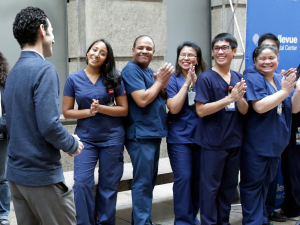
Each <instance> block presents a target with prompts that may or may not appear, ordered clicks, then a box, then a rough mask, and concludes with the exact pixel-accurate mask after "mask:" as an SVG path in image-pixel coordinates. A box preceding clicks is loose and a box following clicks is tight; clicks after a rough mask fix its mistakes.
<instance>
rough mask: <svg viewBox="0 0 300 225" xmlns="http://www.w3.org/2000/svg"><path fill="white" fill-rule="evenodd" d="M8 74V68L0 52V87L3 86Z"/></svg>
mask: <svg viewBox="0 0 300 225" xmlns="http://www.w3.org/2000/svg"><path fill="white" fill-rule="evenodd" d="M8 72H9V66H8V62H7V60H6V58H5V57H4V56H3V54H2V53H1V52H0V85H2V86H4V85H5V82H6V78H7V75H8Z"/></svg>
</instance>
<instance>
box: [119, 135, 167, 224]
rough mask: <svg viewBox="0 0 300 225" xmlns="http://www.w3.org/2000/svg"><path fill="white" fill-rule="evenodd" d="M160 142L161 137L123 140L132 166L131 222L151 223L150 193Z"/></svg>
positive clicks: (153, 182)
mask: <svg viewBox="0 0 300 225" xmlns="http://www.w3.org/2000/svg"><path fill="white" fill-rule="evenodd" d="M160 143H161V138H151V139H139V138H135V139H128V140H125V146H126V149H127V151H128V153H129V155H130V158H131V162H132V166H133V180H132V184H131V195H132V224H136V225H143V224H152V218H151V208H152V198H153V195H152V194H153V189H154V186H155V183H156V178H157V171H158V160H159V153H160Z"/></svg>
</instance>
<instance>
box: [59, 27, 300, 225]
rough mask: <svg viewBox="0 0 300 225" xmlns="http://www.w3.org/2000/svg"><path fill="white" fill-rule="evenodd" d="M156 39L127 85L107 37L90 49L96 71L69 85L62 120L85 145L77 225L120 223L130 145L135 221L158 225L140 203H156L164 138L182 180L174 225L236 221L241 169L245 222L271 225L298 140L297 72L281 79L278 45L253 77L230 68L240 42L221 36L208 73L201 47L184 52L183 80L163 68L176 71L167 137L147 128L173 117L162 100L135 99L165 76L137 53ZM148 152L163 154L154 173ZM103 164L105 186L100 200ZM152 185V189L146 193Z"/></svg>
mask: <svg viewBox="0 0 300 225" xmlns="http://www.w3.org/2000/svg"><path fill="white" fill-rule="evenodd" d="M144 42H145V43H144ZM148 42H152V48H153V46H154V42H153V40H152V39H151V38H150V37H148V36H140V37H138V38H137V39H136V40H135V43H134V47H133V56H134V58H133V61H130V62H129V63H128V65H127V66H126V67H125V68H124V70H123V72H122V76H123V79H124V82H123V79H122V76H121V74H120V73H118V72H117V70H116V68H115V61H114V55H113V50H112V47H111V45H110V44H109V42H108V41H106V40H104V39H99V40H96V41H95V42H93V43H92V44H91V45H90V46H89V48H88V50H87V53H86V57H87V61H86V62H87V67H86V68H85V69H83V70H80V71H77V72H75V73H72V74H71V75H70V76H69V77H68V78H67V81H66V84H65V89H64V97H63V114H64V116H65V118H71V119H77V127H76V130H75V134H77V135H78V136H79V138H80V140H81V141H82V143H83V144H84V146H85V149H84V151H82V153H81V154H80V155H78V156H76V157H75V159H74V180H75V183H74V187H73V189H74V194H75V206H76V214H77V224H95V223H96V221H95V218H94V214H95V213H96V214H97V217H98V222H97V224H115V213H116V199H117V191H118V185H119V181H120V179H121V177H122V174H123V149H124V145H126V147H127V149H128V152H129V154H130V156H131V159H132V163H133V167H134V181H133V185H132V191H133V194H132V197H133V204H134V205H133V215H132V216H133V221H134V224H154V223H153V222H152V218H151V215H150V216H149V215H147V214H145V215H146V216H142V215H143V214H142V212H144V211H149V210H150V211H151V204H152V201H148V200H141V199H143V198H144V197H143V195H145V196H148V197H147V198H152V190H153V188H154V185H155V182H154V183H153V181H155V179H156V176H155V173H156V174H157V162H158V157H159V145H160V138H161V137H164V136H167V148H168V154H169V158H170V163H171V166H172V170H173V173H174V186H173V196H174V214H175V220H174V224H200V221H199V220H198V219H197V213H198V212H199V209H201V224H202V225H211V224H224V225H225V224H229V214H230V209H231V202H232V200H233V197H234V194H235V191H236V188H237V185H238V173H239V170H240V171H241V201H242V207H243V224H244V225H252V224H253V225H257V224H263V225H264V224H270V222H269V221H268V217H267V216H268V213H267V212H266V206H265V201H266V198H267V193H268V188H269V185H270V183H271V182H272V181H273V180H274V179H275V177H276V174H277V168H278V163H279V160H280V155H281V153H282V152H283V150H284V149H285V147H286V146H287V145H288V143H289V140H290V134H291V124H292V113H297V112H299V111H300V81H297V82H296V81H295V80H296V74H295V73H296V71H295V70H292V69H291V70H288V71H287V72H286V75H288V76H283V75H280V74H277V73H276V72H275V71H276V69H277V66H278V48H277V47H274V46H273V45H270V44H264V43H263V44H262V45H261V46H259V47H258V48H257V49H256V50H255V51H254V53H253V60H254V66H252V67H251V68H250V69H248V70H247V72H246V73H245V74H244V76H242V75H241V74H240V73H238V72H236V71H233V70H231V69H230V66H231V62H232V59H233V57H234V56H235V54H236V53H237V41H236V39H235V38H234V37H233V36H232V35H231V34H228V33H221V34H219V35H217V36H216V37H215V38H214V39H213V41H212V52H213V57H214V63H215V64H214V66H213V67H212V68H210V69H208V68H207V65H206V64H205V62H204V61H203V58H202V52H201V49H200V47H199V46H198V45H197V44H196V43H193V42H189V41H186V42H183V43H182V44H181V45H179V46H178V48H177V57H176V70H175V73H174V70H173V69H172V68H171V67H170V66H169V65H165V66H164V68H163V69H160V70H159V71H158V73H161V71H162V70H168V72H167V73H168V74H169V75H165V78H159V79H164V81H163V82H161V85H162V86H160V87H164V88H163V89H162V91H161V93H160V90H159V91H158V93H160V94H158V95H157V96H155V98H156V99H160V98H162V99H163V98H165V99H166V104H167V107H168V116H167V121H160V122H163V123H166V124H167V127H168V133H167V135H166V129H165V128H164V127H163V126H162V127H161V128H159V129H158V130H155V131H154V130H149V131H147V124H148V123H149V125H150V126H152V125H151V124H150V123H153V122H155V121H156V120H160V119H161V118H164V116H160V114H161V113H162V112H163V111H162V110H161V109H164V106H160V104H161V102H162V101H160V100H159V101H158V100H157V102H156V103H155V101H154V103H151V104H152V106H151V104H150V106H147V105H143V102H139V101H137V100H136V99H137V98H138V97H137V96H138V95H137V94H139V95H140V94H141V93H139V92H140V91H141V90H143V89H146V90H150V89H151V88H154V86H155V83H156V82H157V79H158V78H157V77H156V74H155V72H154V70H152V69H151V68H149V67H148V65H149V63H148V64H147V63H146V64H145V67H144V68H143V65H144V64H143V63H142V62H143V60H142V59H139V58H138V57H139V56H140V54H142V53H139V50H138V49H139V48H140V46H142V47H143V46H144V45H145V46H146V47H145V48H147V45H151V44H148ZM136 44H137V46H135V45H136ZM142 47H141V50H140V52H143V51H152V52H153V53H154V51H153V50H154V49H150V50H147V49H146V50H143V49H142ZM137 59H139V60H141V61H138V60H137ZM151 59H152V58H151ZM148 61H149V60H148ZM150 61H151V60H150ZM139 63H140V64H139ZM171 73H174V74H173V75H172V76H171ZM139 74H142V76H141V75H139ZM133 75H134V76H133ZM139 76H141V77H139ZM167 76H169V77H167ZM145 85H146V86H145ZM140 86H141V87H140ZM142 86H143V87H142ZM144 86H145V87H144ZM147 86H149V87H147ZM125 87H126V89H127V92H126V90H125ZM137 87H138V88H137ZM160 87H159V88H160ZM165 87H166V95H165ZM142 94H144V93H142ZM155 98H153V99H155ZM153 99H152V101H153ZM145 101H146V100H145ZM153 105H155V107H153ZM139 107H140V108H139ZM147 107H148V108H147ZM143 108H144V109H145V110H146V111H145V110H144V111H145V112H144V111H143V110H142V109H143ZM141 110H142V111H141ZM139 111H141V112H143V113H144V114H145V113H147V115H148V117H149V118H148V119H145V117H142V116H140V115H139V113H138V112H139ZM128 113H129V117H127V118H126V116H127V115H128ZM151 113H152V114H151ZM163 113H164V112H163ZM124 118H125V120H124V121H125V124H126V123H128V121H131V120H132V121H133V123H132V124H131V125H129V126H127V128H126V131H128V130H129V131H130V130H132V132H125V129H124V126H123V122H122V119H124ZM150 120H151V121H150ZM147 121H148V122H147ZM133 125H134V126H133ZM125 127H126V125H125ZM137 127H139V129H137ZM145 131H147V132H145ZM151 132H156V133H157V132H160V133H161V134H160V136H159V138H148V139H147V137H151V135H152V133H151ZM299 132H300V131H299ZM154 134H155V133H153V137H155V135H154ZM141 147H142V149H141V150H143V149H145V150H147V151H148V152H149V153H147V154H150V152H151V151H154V153H153V154H154V155H155V160H154V161H153V162H154V164H153V168H152V167H149V168H148V164H144V166H143V162H141V159H143V160H146V158H147V157H148V156H147V155H146V154H145V155H144V156H141V154H142V153H141V152H140V150H139V149H140V148H141ZM157 149H158V150H157ZM143 154H144V153H143ZM151 154H152V153H151ZM143 157H144V158H143ZM156 158H157V159H156ZM151 160H152V159H151ZM97 162H99V174H98V176H99V181H98V186H97V190H96V197H95V196H94V192H93V189H94V169H95V166H96V164H97ZM144 162H146V161H144ZM147 163H148V162H147ZM146 165H147V166H146ZM145 166H146V167H147V168H148V169H149V175H151V174H152V175H151V177H152V178H151V179H150V178H149V179H150V181H149V182H148V183H149V184H146V183H145V182H144V181H145V180H146V178H145V176H143V175H142V173H143V171H146V170H148V169H147V168H146V167H145ZM135 168H136V169H135ZM152 170H153V171H152ZM145 173H146V172H145ZM147 174H148V172H147ZM143 180H144V181H143ZM143 182H144V183H143ZM147 185H149V186H151V188H150V189H149V190H148V189H147V190H146V189H145V190H144V188H145V187H146V186H147ZM143 193H144V194H143ZM140 204H142V205H140ZM149 204H150V206H148V205H149ZM140 215H141V216H140ZM143 217H145V218H143ZM141 221H143V222H141Z"/></svg>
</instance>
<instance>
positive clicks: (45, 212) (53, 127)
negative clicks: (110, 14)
mask: <svg viewBox="0 0 300 225" xmlns="http://www.w3.org/2000/svg"><path fill="white" fill-rule="evenodd" d="M13 32H14V36H15V38H16V39H17V41H18V43H19V44H20V47H21V49H22V52H21V56H20V58H19V60H18V61H17V63H16V64H15V66H14V67H13V68H12V70H11V72H10V73H9V74H8V76H7V81H6V85H5V87H6V89H5V93H4V104H5V107H6V115H7V124H6V125H7V130H8V132H9V134H10V143H9V146H8V156H9V159H8V165H7V179H8V180H9V185H10V190H11V195H12V198H13V203H14V208H15V212H16V217H17V221H18V224H22V225H35V224H36V225H37V224H44V225H50V224H51V225H53V224H56V225H60V224H64V225H74V224H76V218H75V207H74V200H73V191H72V189H69V188H68V187H67V186H66V185H65V183H64V176H63V171H62V165H61V162H60V157H61V155H60V151H59V149H62V150H64V151H65V152H67V153H69V155H72V156H75V155H77V154H79V153H80V152H81V150H82V149H83V144H82V143H81V142H80V141H79V139H78V137H77V136H72V135H71V134H70V133H69V132H68V131H67V130H66V128H65V127H64V126H63V125H62V124H61V123H60V119H59V116H60V113H59V107H58V100H59V79H58V75H57V71H56V69H55V67H54V66H53V65H52V64H51V63H49V62H47V61H45V59H44V57H50V56H51V55H52V45H53V44H54V35H53V29H52V26H51V23H50V21H49V19H48V18H47V16H46V15H45V13H44V11H43V10H41V9H39V8H34V7H28V8H26V9H23V10H21V11H20V12H19V13H18V14H17V16H16V18H15V21H14V24H13Z"/></svg>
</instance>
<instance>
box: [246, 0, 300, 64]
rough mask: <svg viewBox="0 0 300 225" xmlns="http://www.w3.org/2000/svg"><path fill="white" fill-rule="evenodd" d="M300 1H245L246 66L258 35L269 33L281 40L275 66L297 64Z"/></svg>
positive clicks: (298, 62)
mask: <svg viewBox="0 0 300 225" xmlns="http://www.w3.org/2000/svg"><path fill="white" fill-rule="evenodd" d="M299 12H300V1H299V0H263V1H262V0H251V1H247V26H246V54H245V63H246V64H245V66H246V68H247V67H248V66H250V65H252V64H253V59H252V53H253V51H254V49H255V48H256V47H257V42H258V39H259V37H260V36H261V35H262V34H264V33H272V34H274V35H275V36H277V38H278V40H279V41H280V53H279V66H278V69H279V70H281V69H285V70H288V69H290V68H297V67H298V65H299V64H300V46H299V43H300V26H299V25H298V22H299V21H300V13H299Z"/></svg>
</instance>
